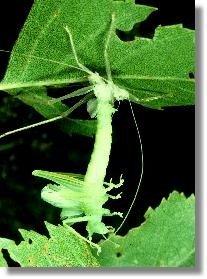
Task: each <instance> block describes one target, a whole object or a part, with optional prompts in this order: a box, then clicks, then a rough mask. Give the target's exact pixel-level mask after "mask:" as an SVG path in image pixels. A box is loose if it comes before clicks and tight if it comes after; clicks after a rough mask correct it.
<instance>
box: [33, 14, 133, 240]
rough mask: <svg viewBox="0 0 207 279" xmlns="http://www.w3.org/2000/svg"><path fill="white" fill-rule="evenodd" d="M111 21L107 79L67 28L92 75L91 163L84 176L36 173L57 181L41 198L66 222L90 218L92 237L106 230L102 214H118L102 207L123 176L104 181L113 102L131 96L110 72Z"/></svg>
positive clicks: (87, 70)
mask: <svg viewBox="0 0 207 279" xmlns="http://www.w3.org/2000/svg"><path fill="white" fill-rule="evenodd" d="M113 21H114V15H113V16H112V23H111V27H110V30H109V34H108V37H107V40H106V46H105V53H104V56H105V62H106V72H107V78H108V79H107V80H105V79H103V78H102V77H101V76H100V75H99V74H98V73H94V72H92V71H90V70H89V69H88V68H87V67H85V66H84V65H83V64H81V63H80V62H79V60H78V56H77V53H76V50H75V46H74V43H73V38H72V34H71V32H70V30H69V29H68V27H65V30H66V31H67V33H68V35H69V38H70V43H71V47H72V51H73V54H74V58H75V60H76V63H77V65H78V67H79V68H80V69H81V70H83V71H85V72H86V73H87V74H88V75H89V76H88V79H89V81H90V83H91V90H93V92H94V94H95V97H96V100H97V107H96V110H95V112H93V114H94V116H96V118H97V131H96V136H95V144H94V150H93V153H92V155H91V160H90V163H89V164H88V168H87V172H86V175H85V177H84V178H83V177H81V178H80V176H79V177H78V176H77V175H76V177H74V175H71V174H59V173H51V172H47V171H39V170H36V171H34V172H33V175H36V176H40V177H44V178H47V179H50V180H52V181H53V182H55V183H56V184H55V185H54V184H49V185H47V186H46V187H44V188H43V190H42V194H41V196H42V198H43V199H44V200H45V201H47V202H49V203H51V204H52V205H54V206H57V207H60V208H62V212H61V218H62V219H63V223H64V224H68V225H71V224H73V223H76V222H82V221H87V231H88V236H89V239H90V240H91V239H92V235H93V234H94V233H98V234H102V235H104V234H106V233H108V232H109V228H108V227H107V226H106V225H105V224H104V223H103V221H102V217H103V216H112V215H119V216H122V214H121V213H120V212H113V213H111V212H110V210H109V209H106V208H104V207H103V205H104V204H105V203H106V201H107V200H108V199H109V198H114V199H116V198H119V197H120V194H119V195H117V196H112V195H109V194H108V192H109V191H110V190H112V189H113V188H118V187H120V186H121V185H122V184H123V179H122V178H121V179H120V183H119V184H117V185H116V184H113V183H112V182H110V183H105V182H104V179H105V175H106V169H107V166H108V162H109V155H110V151H111V143H112V116H113V114H114V113H115V111H116V110H115V108H114V106H113V104H114V101H115V100H124V99H128V97H129V94H128V92H127V91H126V90H124V89H121V88H119V87H118V86H116V85H115V84H114V83H113V81H112V78H111V72H110V68H109V63H108V57H107V55H108V54H107V48H108V44H109V39H110V36H111V32H112V24H113Z"/></svg>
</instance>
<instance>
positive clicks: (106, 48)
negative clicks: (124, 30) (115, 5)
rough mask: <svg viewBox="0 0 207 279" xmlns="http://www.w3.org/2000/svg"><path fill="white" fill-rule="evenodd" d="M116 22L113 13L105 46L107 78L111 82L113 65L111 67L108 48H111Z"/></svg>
mask: <svg viewBox="0 0 207 279" xmlns="http://www.w3.org/2000/svg"><path fill="white" fill-rule="evenodd" d="M114 22H115V13H112V16H111V23H110V27H109V31H108V35H107V38H106V43H105V48H104V58H105V65H106V74H107V78H108V80H109V81H110V82H112V76H111V67H110V62H109V56H108V49H109V43H110V39H111V35H112V33H113V26H114Z"/></svg>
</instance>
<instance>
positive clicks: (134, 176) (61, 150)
mask: <svg viewBox="0 0 207 279" xmlns="http://www.w3.org/2000/svg"><path fill="white" fill-rule="evenodd" d="M2 2H3V1H2ZM17 2H18V3H17ZM136 2H137V3H140V4H145V5H149V6H154V7H158V8H159V11H157V12H154V13H153V14H152V15H151V16H150V17H149V18H148V20H147V21H146V22H145V23H143V24H142V25H141V26H140V28H139V33H140V34H141V35H144V34H152V33H153V30H154V28H156V26H158V25H160V24H161V25H171V24H178V23H182V24H183V25H184V27H186V28H190V29H194V2H193V1H192V0H191V1H188V2H187V3H186V5H185V6H181V5H180V3H181V1H177V0H176V1H165V0H164V1H162V0H159V1H157V0H154V1H150V0H148V1H147V0H140V1H136ZM5 3H6V4H5V5H4V6H3V5H2V4H0V49H4V50H11V49H12V46H13V44H14V42H15V40H16V39H17V36H18V33H19V31H20V30H21V27H22V25H23V23H24V21H25V19H26V17H27V14H28V12H29V10H30V7H31V5H32V3H33V1H29V0H27V1H26V0H21V1H20V0H19V1H15V0H13V1H11V0H10V1H5ZM8 58H9V55H8V54H7V53H3V52H0V69H1V71H0V72H1V76H0V77H3V73H4V71H5V66H6V63H7V60H8ZM49 94H56V91H53V90H51V92H50V91H49ZM57 94H60V95H61V92H60V93H57ZM133 109H134V112H135V115H136V120H137V123H138V125H139V128H140V133H141V137H142V142H143V149H144V177H143V181H142V184H141V188H140V191H139V194H138V197H137V199H136V203H135V205H134V207H133V210H132V212H131V214H130V216H129V218H128V219H127V222H126V223H125V225H124V226H123V227H122V230H121V231H120V233H121V234H125V233H126V232H127V231H128V229H129V228H131V227H135V226H137V225H139V224H140V223H141V222H142V221H143V220H144V218H143V215H144V213H145V212H146V210H147V208H148V207H149V206H151V207H153V208H155V207H156V206H158V205H159V203H160V202H161V200H162V198H163V197H166V198H167V197H168V196H169V193H170V192H172V191H173V190H177V191H179V192H184V193H185V195H186V196H189V195H190V194H191V193H193V192H194V106H186V107H173V108H165V109H164V110H160V111H158V110H152V109H147V108H144V107H141V106H139V105H133ZM74 117H79V118H85V119H86V118H88V116H87V114H86V113H85V111H84V108H82V112H81V110H79V112H76V113H75V114H74ZM39 120H42V117H41V116H39V115H38V114H37V113H36V112H34V111H33V110H32V109H31V108H29V107H26V106H25V105H23V104H22V103H20V102H19V101H17V100H16V99H13V98H12V97H11V96H9V95H8V94H6V93H4V92H0V129H1V132H3V131H8V130H11V129H14V128H18V127H22V126H24V125H27V124H30V123H35V122H36V121H39ZM113 127H114V132H113V146H112V154H111V158H110V165H109V168H108V174H107V179H108V180H109V178H110V177H113V178H114V179H115V182H116V181H118V179H119V176H120V174H121V173H123V175H124V178H125V180H126V183H125V185H124V186H123V188H122V191H123V198H122V199H121V200H117V201H113V202H112V203H110V204H109V205H108V206H109V207H112V208H113V207H114V210H116V211H122V212H124V213H126V211H127V208H128V207H129V206H130V203H131V201H132V199H133V196H134V193H135V191H136V187H137V183H138V180H139V176H140V145H139V140H138V136H137V132H136V129H135V125H134V122H133V118H132V115H131V112H130V108H129V104H128V103H127V102H123V103H122V104H120V106H119V111H118V113H116V114H115V115H114V119H113ZM92 148H93V139H90V138H86V137H83V136H79V135H73V136H71V137H69V136H68V135H66V134H64V133H62V132H61V131H60V130H59V129H58V125H57V124H49V125H47V126H42V127H39V128H35V129H31V130H28V131H26V132H22V133H21V134H16V135H13V136H10V137H8V138H5V139H1V140H0V191H1V192H0V195H1V198H0V236H1V237H7V238H12V239H15V240H19V239H20V238H19V233H18V231H17V229H18V228H24V229H33V230H36V231H38V232H40V233H46V234H47V232H46V230H45V228H44V223H43V221H44V220H47V221H49V222H52V223H54V224H58V223H59V210H58V209H56V208H54V207H52V206H50V205H48V204H46V203H44V202H43V201H42V200H41V199H40V191H41V189H42V187H43V186H45V185H46V183H47V182H46V183H45V182H44V181H42V182H41V183H40V180H38V179H36V178H34V177H32V175H31V172H32V171H33V170H34V169H45V170H51V171H62V172H75V173H83V174H84V172H85V170H86V167H87V163H88V161H89V159H90V154H91V151H92ZM112 219H113V220H112V222H113V223H114V222H116V225H117V226H118V225H119V223H120V219H118V218H116V217H114V218H112ZM106 222H107V224H110V220H109V219H107V220H106Z"/></svg>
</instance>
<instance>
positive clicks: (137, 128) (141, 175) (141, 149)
mask: <svg viewBox="0 0 207 279" xmlns="http://www.w3.org/2000/svg"><path fill="white" fill-rule="evenodd" d="M129 105H130V108H131V113H132V117H133V119H134V123H135V127H136V130H137V134H138V138H139V142H140V151H141V174H140V178H139V182H138V185H137V189H136V192H135V195H134V198H133V200H132V203H131V205H130V207H129V209H128V211H127V214H126V215H125V217H124V219H123V221H122V222H121V224H120V225H119V227H118V228H117V229H116V231H115V232H114V234H116V233H117V232H118V231H119V230H120V229H121V227H122V226H123V224H124V223H125V221H126V219H127V218H128V216H129V214H130V212H131V210H132V207H133V205H134V203H135V201H136V198H137V195H138V192H139V189H140V185H141V182H142V177H143V172H144V154H143V146H142V140H141V134H140V131H139V127H138V124H137V121H136V118H135V115H134V110H133V108H132V104H131V102H130V100H129Z"/></svg>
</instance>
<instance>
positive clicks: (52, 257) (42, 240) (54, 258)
mask: <svg viewBox="0 0 207 279" xmlns="http://www.w3.org/2000/svg"><path fill="white" fill-rule="evenodd" d="M45 224H46V227H47V229H48V231H49V234H50V238H49V239H48V238H47V237H46V236H44V235H40V234H38V233H36V232H34V231H26V230H22V229H21V230H19V231H20V233H21V235H22V237H23V239H24V240H23V241H22V242H21V243H20V244H18V245H16V244H15V242H14V241H12V240H9V239H4V238H0V247H1V248H3V249H7V250H8V252H9V254H10V257H11V258H12V259H13V260H14V261H16V262H18V263H19V264H20V266H21V267H97V266H99V264H98V262H97V260H96V259H95V258H94V257H93V255H92V254H91V251H90V248H89V247H88V244H86V242H85V241H84V240H83V239H82V238H81V236H80V235H79V234H78V233H77V232H76V231H75V230H73V229H72V228H70V227H68V228H66V227H63V226H60V225H59V226H54V225H52V224H50V223H47V222H46V223H45Z"/></svg>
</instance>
